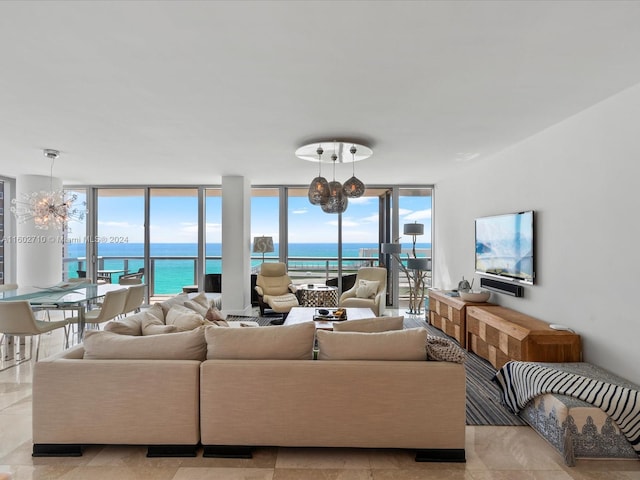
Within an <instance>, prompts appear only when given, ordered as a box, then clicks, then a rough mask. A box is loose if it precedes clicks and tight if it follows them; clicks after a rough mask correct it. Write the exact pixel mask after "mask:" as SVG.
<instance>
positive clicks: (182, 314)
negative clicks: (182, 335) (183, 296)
mask: <svg viewBox="0 0 640 480" xmlns="http://www.w3.org/2000/svg"><path fill="white" fill-rule="evenodd" d="M165 323H166V324H167V325H175V327H176V329H177V330H178V331H179V332H184V331H186V330H193V329H194V328H198V327H201V326H202V325H205V323H206V322H205V320H204V318H202V316H201V315H200V314H199V313H197V312H194V311H193V310H191V309H190V308H187V307H185V306H184V305H174V306H172V307H171V309H169V311H168V312H167V316H166V318H165Z"/></svg>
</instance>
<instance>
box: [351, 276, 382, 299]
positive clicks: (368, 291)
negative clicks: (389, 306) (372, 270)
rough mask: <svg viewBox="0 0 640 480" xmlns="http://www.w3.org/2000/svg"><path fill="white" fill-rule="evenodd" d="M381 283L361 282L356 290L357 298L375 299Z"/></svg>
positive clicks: (373, 281)
mask: <svg viewBox="0 0 640 480" xmlns="http://www.w3.org/2000/svg"><path fill="white" fill-rule="evenodd" d="M379 285H380V282H379V281H377V280H359V281H358V287H357V288H356V297H358V298H374V297H375V296H376V293H378V286H379Z"/></svg>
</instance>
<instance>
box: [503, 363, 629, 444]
mask: <svg viewBox="0 0 640 480" xmlns="http://www.w3.org/2000/svg"><path fill="white" fill-rule="evenodd" d="M494 381H495V382H496V383H498V385H500V388H502V395H503V401H504V403H505V405H506V406H507V407H509V408H510V409H511V410H512V411H513V412H514V413H518V412H519V411H520V410H521V409H522V408H524V406H525V405H526V404H527V403H528V402H529V401H530V400H531V399H533V398H534V397H537V396H538V395H543V394H546V393H556V394H560V395H568V396H571V397H575V398H578V399H580V400H583V401H585V402H588V403H590V404H592V405H594V406H595V407H598V408H600V409H601V410H603V411H604V412H605V413H606V414H607V415H609V417H611V419H612V420H613V421H614V422H616V424H617V425H618V427H619V428H620V431H621V432H622V433H623V434H624V435H625V437H626V438H627V440H629V443H630V444H631V446H632V447H633V449H634V450H635V452H636V453H637V454H638V455H639V456H640V398H639V396H640V392H638V390H632V389H630V388H625V387H621V386H619V385H613V384H611V383H605V382H601V381H599V380H594V379H591V378H587V377H583V376H581V375H575V374H572V373H567V372H563V371H560V370H556V369H554V368H550V367H546V366H543V365H538V364H535V363H528V362H515V361H512V362H508V363H506V364H505V365H504V366H503V367H502V368H501V369H500V370H498V372H497V373H496V376H495V378H494Z"/></svg>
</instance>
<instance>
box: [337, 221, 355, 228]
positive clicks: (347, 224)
mask: <svg viewBox="0 0 640 480" xmlns="http://www.w3.org/2000/svg"><path fill="white" fill-rule="evenodd" d="M336 225H338V222H336ZM359 226H360V222H356V221H355V220H342V227H343V228H344V227H347V228H351V227H359Z"/></svg>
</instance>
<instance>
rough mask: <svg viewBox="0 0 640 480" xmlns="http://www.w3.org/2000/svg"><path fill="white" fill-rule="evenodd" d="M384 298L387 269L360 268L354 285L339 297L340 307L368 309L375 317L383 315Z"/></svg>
mask: <svg viewBox="0 0 640 480" xmlns="http://www.w3.org/2000/svg"><path fill="white" fill-rule="evenodd" d="M375 282H377V283H375ZM386 296H387V269H386V268H383V267H362V268H361V269H360V270H358V275H357V277H356V283H355V285H354V286H353V287H352V288H350V289H349V290H347V291H346V292H344V293H343V294H342V295H340V306H341V307H346V308H370V309H371V310H373V313H375V315H376V317H377V316H380V315H381V314H382V313H384V310H385V304H386Z"/></svg>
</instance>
